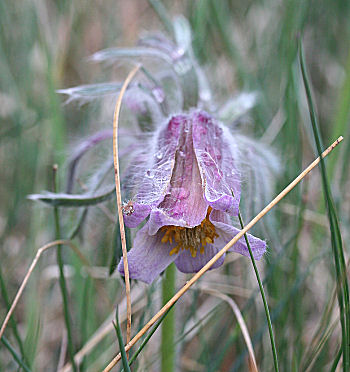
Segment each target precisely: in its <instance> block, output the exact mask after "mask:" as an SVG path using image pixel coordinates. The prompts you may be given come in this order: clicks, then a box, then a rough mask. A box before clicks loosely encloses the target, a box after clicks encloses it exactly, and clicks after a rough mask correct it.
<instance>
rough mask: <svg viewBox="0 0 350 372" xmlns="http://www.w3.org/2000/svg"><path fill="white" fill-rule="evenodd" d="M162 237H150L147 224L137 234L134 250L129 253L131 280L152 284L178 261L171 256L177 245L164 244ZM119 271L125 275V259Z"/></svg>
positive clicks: (121, 261) (120, 264)
mask: <svg viewBox="0 0 350 372" xmlns="http://www.w3.org/2000/svg"><path fill="white" fill-rule="evenodd" d="M162 235H163V234H161V233H159V234H156V235H149V234H148V226H147V224H146V225H145V226H144V227H143V228H142V229H141V230H139V231H138V232H137V234H136V237H135V240H134V244H133V248H132V249H131V250H130V251H129V252H128V266H129V273H130V278H131V279H138V280H141V281H143V282H145V283H148V284H150V283H152V282H153V281H154V279H156V278H157V277H158V276H159V274H161V273H162V272H163V271H164V270H165V269H166V268H167V267H168V266H169V265H170V264H171V263H172V262H173V261H174V260H175V259H176V255H172V256H170V254H169V253H170V251H171V249H172V248H173V247H174V245H175V244H172V245H170V244H163V243H162V242H161V239H162ZM118 270H119V272H120V273H121V274H122V275H124V264H123V259H121V260H120V262H119V265H118Z"/></svg>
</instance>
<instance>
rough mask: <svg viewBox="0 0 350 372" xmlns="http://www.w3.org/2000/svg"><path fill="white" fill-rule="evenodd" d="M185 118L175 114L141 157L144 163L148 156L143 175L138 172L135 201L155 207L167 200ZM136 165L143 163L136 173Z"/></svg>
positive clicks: (140, 160) (139, 160)
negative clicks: (138, 180) (166, 196)
mask: <svg viewBox="0 0 350 372" xmlns="http://www.w3.org/2000/svg"><path fill="white" fill-rule="evenodd" d="M185 121H186V116H185V115H177V116H174V117H172V118H171V119H170V120H169V122H168V123H166V125H164V126H163V127H162V128H161V129H160V131H158V132H157V133H156V134H155V135H154V137H153V138H152V140H151V143H150V147H149V148H146V149H145V152H144V153H143V154H142V158H140V159H138V162H139V163H142V159H148V161H146V163H145V164H143V165H142V167H141V168H142V171H141V173H142V174H138V177H139V178H140V179H141V181H140V184H139V187H138V190H137V193H136V195H135V196H134V197H133V198H132V199H133V201H134V203H137V204H141V205H148V206H150V207H151V208H152V207H155V206H157V205H158V204H159V203H160V202H161V201H162V200H163V199H164V197H165V195H166V193H167V189H168V187H169V184H170V180H171V176H172V172H173V168H174V164H175V153H176V150H177V149H178V145H179V139H180V136H181V133H182V127H183V124H184V122H185ZM137 166H139V167H140V164H135V172H137ZM135 211H136V209H135Z"/></svg>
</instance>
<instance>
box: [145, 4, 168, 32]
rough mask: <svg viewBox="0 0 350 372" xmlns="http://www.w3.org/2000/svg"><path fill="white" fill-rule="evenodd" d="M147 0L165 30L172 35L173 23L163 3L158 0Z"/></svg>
mask: <svg viewBox="0 0 350 372" xmlns="http://www.w3.org/2000/svg"><path fill="white" fill-rule="evenodd" d="M148 2H149V3H150V5H151V6H152V7H153V9H154V10H155V12H156V13H157V15H158V17H159V19H160V20H161V21H162V23H163V25H164V27H165V28H166V30H167V31H168V32H169V34H170V35H172V34H173V32H174V30H173V24H172V23H171V20H170V18H169V15H168V12H167V10H166V8H165V6H164V5H163V3H162V2H161V1H160V0H148Z"/></svg>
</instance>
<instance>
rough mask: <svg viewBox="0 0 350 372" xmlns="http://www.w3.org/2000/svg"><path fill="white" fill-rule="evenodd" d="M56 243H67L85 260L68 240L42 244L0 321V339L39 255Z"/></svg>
mask: <svg viewBox="0 0 350 372" xmlns="http://www.w3.org/2000/svg"><path fill="white" fill-rule="evenodd" d="M57 245H68V246H70V247H71V248H72V249H73V250H74V252H76V253H77V255H78V256H79V257H80V258H81V259H82V260H83V261H86V260H85V257H84V256H83V255H82V254H81V253H80V251H79V249H78V248H77V247H76V246H75V245H74V244H73V243H72V242H71V241H70V240H55V241H53V242H50V243H48V244H45V245H44V246H42V247H41V248H39V249H38V251H37V252H36V255H35V257H34V260H33V262H32V264H31V265H30V267H29V269H28V272H27V274H26V276H25V277H24V279H23V282H22V284H21V286H20V287H19V289H18V292H17V294H16V297H15V299H14V300H13V302H12V305H11V307H10V310H9V311H8V313H7V315H6V317H5V320H4V322H3V323H2V326H1V329H0V339H1V337H2V335H3V334H4V332H5V329H6V326H7V324H8V322H9V320H10V318H11V316H12V314H13V312H14V310H15V308H16V306H17V303H18V301H19V299H20V297H21V295H22V293H23V291H24V288H25V287H26V285H27V283H28V280H29V278H30V276H31V274H32V272H33V270H34V269H35V266H36V264H37V263H38V261H39V258H40V256H41V255H42V254H43V253H44V252H45V251H46V250H48V249H49V248H52V247H55V246H57Z"/></svg>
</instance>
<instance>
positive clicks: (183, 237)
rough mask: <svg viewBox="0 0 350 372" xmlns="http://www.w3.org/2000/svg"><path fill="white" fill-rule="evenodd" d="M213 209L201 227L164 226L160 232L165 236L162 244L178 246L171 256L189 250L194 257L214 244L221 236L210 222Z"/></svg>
mask: <svg viewBox="0 0 350 372" xmlns="http://www.w3.org/2000/svg"><path fill="white" fill-rule="evenodd" d="M211 211H212V208H211V207H209V208H208V212H207V216H206V217H205V219H204V220H203V221H202V222H201V224H200V225H198V226H195V227H192V228H188V227H182V226H173V225H170V226H163V227H162V228H161V229H160V230H161V231H164V232H165V234H164V236H163V238H162V243H167V242H169V243H170V244H172V243H173V240H174V241H175V242H176V243H177V245H176V246H175V247H174V248H173V249H172V250H171V251H170V253H169V254H170V256H171V255H173V254H177V253H179V252H180V250H184V249H189V250H190V252H191V255H192V257H196V256H197V251H198V248H199V252H200V253H201V254H203V253H204V247H205V246H206V245H207V244H208V243H209V244H212V243H214V239H215V238H217V237H218V236H219V235H218V234H217V233H216V231H215V226H214V225H213V224H212V223H211V222H210V220H209V214H210V212H211Z"/></svg>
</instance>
